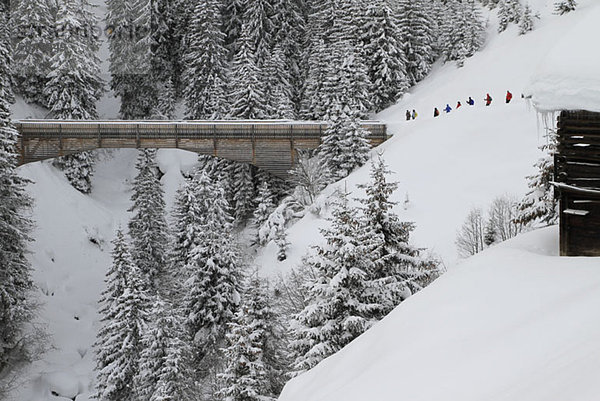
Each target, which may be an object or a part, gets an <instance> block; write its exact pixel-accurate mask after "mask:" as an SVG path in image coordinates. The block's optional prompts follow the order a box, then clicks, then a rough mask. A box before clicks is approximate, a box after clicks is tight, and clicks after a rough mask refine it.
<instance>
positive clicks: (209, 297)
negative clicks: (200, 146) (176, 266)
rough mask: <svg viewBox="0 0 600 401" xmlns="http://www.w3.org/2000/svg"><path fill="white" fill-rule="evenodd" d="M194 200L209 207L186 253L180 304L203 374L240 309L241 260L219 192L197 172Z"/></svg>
mask: <svg viewBox="0 0 600 401" xmlns="http://www.w3.org/2000/svg"><path fill="white" fill-rule="evenodd" d="M195 186H196V191H195V192H196V196H197V199H199V200H201V201H202V202H204V203H206V204H207V205H210V206H209V207H207V208H206V209H205V210H206V211H205V214H204V216H203V218H202V222H201V230H202V231H201V232H202V239H201V241H200V243H199V244H198V245H197V246H196V247H195V248H194V249H193V250H192V251H191V254H190V256H189V262H188V264H187V266H186V270H187V271H188V272H189V277H190V278H189V279H188V280H187V281H186V283H185V285H184V287H185V297H184V301H183V305H184V306H183V307H184V314H185V319H186V326H187V328H188V330H189V333H190V335H191V338H192V339H193V341H194V343H195V345H196V349H197V351H198V355H197V357H196V359H197V360H198V362H199V363H200V365H199V367H198V368H197V369H198V371H199V372H200V375H201V376H202V375H205V374H206V371H207V370H208V369H210V368H211V367H210V366H207V365H206V364H202V362H203V360H204V359H206V360H209V361H210V360H211V359H213V358H214V357H215V355H218V351H219V348H220V346H221V345H222V342H223V340H224V336H225V332H226V329H227V324H228V323H229V322H231V320H232V319H233V316H234V314H235V312H236V311H237V308H238V305H239V292H240V288H239V287H240V283H239V274H240V266H241V259H240V256H239V253H238V250H237V247H236V244H235V241H234V239H233V237H232V235H231V234H230V230H231V224H230V221H231V217H230V216H229V214H228V205H227V201H226V200H225V197H224V194H223V189H222V188H221V187H220V186H219V185H218V184H215V183H213V182H212V181H211V180H210V179H209V178H208V176H207V175H206V174H204V173H201V174H200V175H199V177H197V179H196V180H195Z"/></svg>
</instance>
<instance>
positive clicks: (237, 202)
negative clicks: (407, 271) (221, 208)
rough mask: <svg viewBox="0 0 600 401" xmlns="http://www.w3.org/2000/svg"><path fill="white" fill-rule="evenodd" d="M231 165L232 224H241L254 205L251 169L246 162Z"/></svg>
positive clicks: (249, 214) (254, 195) (250, 213)
mask: <svg viewBox="0 0 600 401" xmlns="http://www.w3.org/2000/svg"><path fill="white" fill-rule="evenodd" d="M232 167H233V169H232V170H233V171H232V174H231V180H232V181H231V191H232V194H233V203H232V204H231V210H233V218H234V224H235V225H242V224H244V223H245V222H246V220H247V219H248V217H250V216H251V215H252V211H253V210H254V209H255V207H256V205H255V203H254V198H255V197H256V193H255V191H254V182H253V179H252V169H251V167H250V165H249V164H246V163H235V164H233V165H232Z"/></svg>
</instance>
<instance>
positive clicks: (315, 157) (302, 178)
mask: <svg viewBox="0 0 600 401" xmlns="http://www.w3.org/2000/svg"><path fill="white" fill-rule="evenodd" d="M289 174H290V181H291V182H292V184H293V185H294V186H295V187H296V188H297V189H298V188H300V192H301V193H300V198H301V199H300V201H301V202H302V203H303V204H304V205H306V206H309V205H312V204H313V203H314V201H315V198H316V196H317V195H318V194H319V192H321V190H322V189H323V188H325V187H326V186H327V184H329V183H330V182H331V176H330V172H329V170H328V166H327V163H326V162H325V160H323V158H322V157H321V155H319V154H318V153H315V154H311V153H309V152H308V151H302V150H298V160H297V162H296V164H295V165H294V167H293V168H292V169H291V170H290V171H289Z"/></svg>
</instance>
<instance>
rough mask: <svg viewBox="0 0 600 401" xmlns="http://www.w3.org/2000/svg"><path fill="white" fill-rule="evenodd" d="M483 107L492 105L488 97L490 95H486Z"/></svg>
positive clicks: (490, 98)
mask: <svg viewBox="0 0 600 401" xmlns="http://www.w3.org/2000/svg"><path fill="white" fill-rule="evenodd" d="M483 100H485V105H486V106H489V105H490V104H492V97H491V96H490V94H489V93H488V94H487V96H486V97H485V99H483Z"/></svg>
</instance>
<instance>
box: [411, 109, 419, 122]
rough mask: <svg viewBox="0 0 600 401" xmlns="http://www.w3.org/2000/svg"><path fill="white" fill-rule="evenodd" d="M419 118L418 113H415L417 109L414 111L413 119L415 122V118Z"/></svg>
mask: <svg viewBox="0 0 600 401" xmlns="http://www.w3.org/2000/svg"><path fill="white" fill-rule="evenodd" d="M417 116H418V114H417V112H416V111H415V109H413V112H412V119H413V120H414V119H415V118H417Z"/></svg>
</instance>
